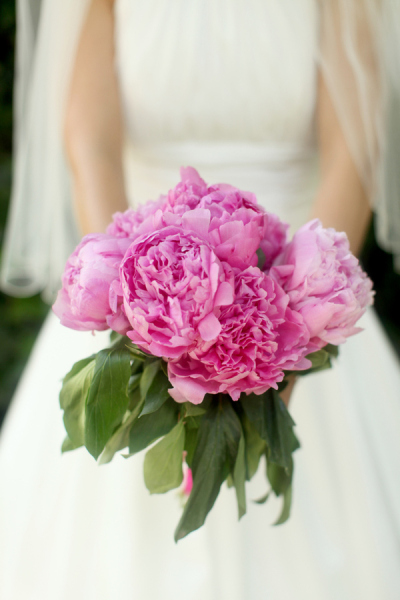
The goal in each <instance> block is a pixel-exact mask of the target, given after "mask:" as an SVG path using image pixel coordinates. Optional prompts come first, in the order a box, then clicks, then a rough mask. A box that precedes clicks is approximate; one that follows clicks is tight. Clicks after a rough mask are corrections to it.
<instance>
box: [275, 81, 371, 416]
mask: <svg viewBox="0 0 400 600" xmlns="http://www.w3.org/2000/svg"><path fill="white" fill-rule="evenodd" d="M317 127H318V142H319V151H320V157H321V159H320V160H321V183H320V186H319V189H318V192H317V196H316V199H315V203H314V205H313V208H312V214H311V217H312V218H318V219H320V220H321V221H322V224H323V225H324V227H334V228H335V229H336V230H338V231H345V232H346V233H347V235H348V237H349V241H350V248H351V250H352V252H353V253H354V254H358V253H359V252H360V250H361V248H362V244H363V241H364V237H365V234H366V232H367V228H368V225H369V222H370V219H371V209H370V206H369V202H368V198H367V195H366V193H365V191H364V189H363V186H362V184H361V180H360V178H359V176H358V173H357V170H356V167H355V165H354V162H353V159H352V157H351V155H350V151H349V148H348V146H347V142H346V139H345V136H344V134H343V131H342V129H341V126H340V123H339V120H338V118H337V115H336V111H335V108H334V106H333V103H332V100H331V97H330V95H329V91H328V89H327V86H326V84H325V82H324V79H323V77H322V76H321V75H320V76H319V85H318V103H317ZM295 381H296V377H295V376H293V375H292V376H291V377H290V380H289V385H288V386H287V388H285V390H284V391H283V392H282V393H281V397H282V399H283V401H284V402H285V404H286V406H288V404H289V401H290V396H291V393H292V390H293V387H294V384H295Z"/></svg>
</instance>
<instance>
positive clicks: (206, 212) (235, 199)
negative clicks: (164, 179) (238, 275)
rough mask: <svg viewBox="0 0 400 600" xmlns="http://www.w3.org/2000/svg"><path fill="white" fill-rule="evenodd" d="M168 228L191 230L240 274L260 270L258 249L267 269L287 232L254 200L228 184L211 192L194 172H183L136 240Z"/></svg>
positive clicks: (184, 170)
mask: <svg viewBox="0 0 400 600" xmlns="http://www.w3.org/2000/svg"><path fill="white" fill-rule="evenodd" d="M199 219H200V220H201V221H202V226H201V229H200V225H199ZM206 220H207V223H206ZM168 225H175V226H177V227H184V228H185V229H187V230H189V229H192V230H193V231H195V232H196V233H197V234H199V235H201V236H202V237H204V239H206V240H207V241H208V242H209V243H210V244H211V245H212V247H213V250H214V252H215V254H216V255H217V256H218V258H219V259H220V260H223V261H225V262H228V263H229V264H230V265H231V266H232V267H240V268H242V269H246V268H247V267H248V266H256V265H257V262H258V257H257V254H256V252H257V250H258V248H260V247H261V249H262V250H263V252H264V254H265V257H266V264H265V266H264V268H269V267H270V266H271V264H272V262H273V261H274V259H275V257H276V256H277V255H278V254H279V253H280V252H281V251H282V249H283V247H284V245H285V243H286V230H287V228H288V225H286V224H284V223H282V222H281V221H280V220H279V219H278V217H276V216H275V215H272V214H269V213H267V212H266V211H265V210H264V209H263V208H262V207H260V206H259V205H258V204H257V199H256V197H255V195H254V194H252V193H250V192H243V191H241V190H239V189H238V188H235V187H233V186H231V185H228V184H217V185H213V186H210V187H207V185H206V183H205V182H204V181H203V179H201V177H200V175H199V174H198V173H197V171H196V170H195V169H193V168H192V167H187V168H182V169H181V181H180V183H178V185H177V186H175V188H173V189H172V190H171V191H170V192H169V194H168V197H167V199H166V201H165V202H164V204H163V205H162V206H160V210H158V211H154V212H153V213H152V215H151V217H150V218H149V219H148V220H147V221H145V222H143V223H142V224H141V226H140V227H139V229H138V230H137V234H139V233H140V234H145V233H150V232H152V231H155V230H156V229H161V228H163V227H166V226H168Z"/></svg>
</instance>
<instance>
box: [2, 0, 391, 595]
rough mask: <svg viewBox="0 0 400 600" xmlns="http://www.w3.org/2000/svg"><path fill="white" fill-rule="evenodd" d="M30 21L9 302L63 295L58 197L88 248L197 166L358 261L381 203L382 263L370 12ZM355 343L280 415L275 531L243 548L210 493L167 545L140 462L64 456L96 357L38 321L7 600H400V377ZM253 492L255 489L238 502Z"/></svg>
mask: <svg viewBox="0 0 400 600" xmlns="http://www.w3.org/2000/svg"><path fill="white" fill-rule="evenodd" d="M35 7H36V8H37V3H32V2H27V1H26V0H20V13H19V19H20V21H19V27H20V32H19V33H20V38H19V40H20V41H19V43H20V46H19V72H20V76H21V80H20V83H19V87H18V88H17V104H16V108H17V112H18V126H19V127H18V128H17V135H16V143H17V155H16V166H15V179H14V191H13V203H12V209H11V214H10V220H9V228H8V234H7V239H6V246H5V258H4V262H3V286H4V287H5V288H6V289H7V290H8V291H9V292H11V293H16V294H18V293H19V294H23V293H27V294H28V293H32V292H34V291H37V290H39V289H45V293H46V294H47V297H48V298H50V297H51V296H52V294H53V293H54V290H55V289H56V288H57V286H58V285H59V277H60V273H61V270H62V268H63V264H64V261H65V259H66V257H67V255H68V253H69V252H70V251H71V250H72V247H73V244H74V242H75V241H76V237H75V238H74V231H73V219H72V211H71V206H72V201H71V196H72V197H73V199H74V207H75V215H76V217H77V221H78V223H79V225H80V228H81V233H87V232H90V231H102V230H104V229H105V227H106V225H107V224H108V222H109V221H110V218H111V214H112V213H113V212H115V211H117V210H124V209H125V207H126V206H127V205H128V204H136V203H138V202H144V201H146V200H147V199H149V198H156V197H157V196H158V195H159V194H160V193H162V192H165V191H166V190H168V189H169V188H171V187H172V186H173V185H175V184H176V183H177V180H178V173H179V167H180V166H181V165H188V164H189V165H192V166H194V167H196V168H197V169H198V170H199V172H200V174H201V176H202V177H203V178H204V179H205V180H206V181H207V182H208V183H216V182H229V183H231V184H233V185H235V186H238V187H240V188H242V189H246V190H251V191H254V192H255V193H256V194H257V197H258V201H259V202H260V203H261V204H263V205H264V206H265V207H266V208H267V209H268V210H269V211H272V212H275V213H277V214H278V215H279V216H280V217H281V218H282V219H284V220H286V221H288V222H290V224H291V226H292V230H295V229H296V228H297V227H299V226H300V224H301V223H303V222H304V221H306V220H307V218H309V217H310V216H311V215H312V216H317V217H319V218H320V219H321V220H322V221H323V224H324V225H325V226H333V227H335V228H336V229H339V230H345V231H346V232H347V233H348V236H349V239H350V242H351V246H352V248H353V251H355V252H357V251H358V250H359V248H360V246H361V244H362V240H363V236H364V233H365V230H366V227H367V225H368V222H369V219H370V204H369V201H375V209H376V210H377V211H378V212H379V215H380V221H379V223H380V237H381V239H382V240H383V241H385V242H386V244H389V243H394V241H395V240H396V237H395V236H396V227H398V222H397V221H396V219H391V218H390V219H389V218H387V217H388V214H390V213H388V210H389V209H388V206H389V205H390V203H391V202H392V203H393V206H395V203H396V202H397V196H396V194H395V191H393V188H391V187H390V183H391V182H392V179H391V173H390V168H389V166H390V160H386V158H387V157H390V149H391V146H390V144H391V140H390V130H389V135H388V136H387V137H386V138H385V144H382V137H383V136H382V132H383V131H384V129H385V127H384V124H383V122H382V113H381V108H380V107H381V105H382V95H383V94H384V87H383V84H382V77H381V75H382V71H381V70H380V68H379V65H378V62H377V60H375V58H376V55H375V53H374V52H375V50H377V48H376V47H375V45H374V44H375V40H376V38H375V37H374V31H375V30H376V29H378V23H379V19H380V17H381V16H382V15H381V12H380V10H381V9H380V8H379V10H378V5H377V4H376V3H375V1H374V0H370V1H368V0H354V1H352V0H332V1H329V0H321V1H318V0H297V1H296V2H293V1H292V0H247V1H246V2H244V0H232V1H230V2H222V1H220V0H214V2H209V1H208V0H207V1H206V0H192V1H191V2H188V1H183V0H169V1H167V0H146V1H144V0H115V2H114V3H113V1H112V0H91V2H88V1H84V0H79V1H78V0H74V1H73V0H68V2H61V1H58V2H57V1H55V0H42V5H41V11H40V21H39V26H38V29H37V30H36V29H35V27H32V28H30V27H31V25H32V23H34V22H35V19H31V20H30V19H29V18H32V16H37V15H33V14H30V13H31V11H34V10H35ZM28 17H29V18H28ZM386 18H387V24H388V26H390V25H391V24H392V22H393V21H392V20H391V19H390V18H389V17H388V16H387V15H386ZM21 39H23V40H25V46H24V45H23V44H22V45H21ZM29 42H32V44H33V42H35V43H34V48H35V52H33V51H32V44H29ZM74 56H75V60H72V57H74ZM62 140H64V142H63V141H62ZM63 143H64V146H65V150H66V155H67V158H68V163H69V169H70V179H69V178H68V176H67V171H66V168H65V161H64V154H63V152H64V151H63ZM378 161H380V163H379V164H380V168H378ZM69 181H71V182H72V194H71V193H70V188H69ZM389 191H391V193H390V194H389ZM75 235H76V234H75ZM397 249H398V250H399V248H397ZM363 319H364V322H363V326H364V328H365V330H364V332H362V333H361V334H360V335H358V336H356V337H354V338H352V339H350V340H348V342H347V343H346V344H345V345H344V346H343V348H342V351H341V355H340V358H339V360H338V362H337V365H335V368H334V369H333V370H332V371H331V372H324V373H321V374H316V375H314V376H312V377H308V378H306V379H304V380H303V381H300V382H299V383H298V384H296V386H295V389H294V392H293V394H292V399H291V411H292V413H293V416H294V418H295V420H296V423H297V433H298V435H299V437H300V438H301V441H302V449H301V450H300V451H298V452H297V453H296V457H295V460H296V475H295V481H294V500H293V510H292V516H291V518H290V520H289V521H288V522H287V523H286V524H285V525H283V526H281V527H276V528H274V527H272V526H271V523H273V521H274V520H275V517H276V515H277V514H278V512H279V506H278V505H277V504H276V503H274V501H273V499H272V500H270V501H269V502H268V503H267V505H266V506H257V505H256V504H252V505H251V506H250V507H249V510H248V514H247V515H246V516H245V517H244V518H243V519H242V520H241V522H240V523H239V524H238V523H237V522H236V510H235V502H234V498H233V495H232V494H231V493H230V490H228V489H223V490H222V492H221V494H220V497H219V498H218V500H217V502H216V505H215V507H214V509H213V510H212V512H211V513H210V516H209V517H208V519H207V522H206V524H205V526H204V527H203V528H202V529H200V530H198V531H196V532H194V533H193V534H191V535H190V536H188V538H186V539H185V540H183V541H181V542H180V543H179V544H178V545H174V543H173V531H174V527H175V525H176V523H177V521H178V519H179V514H180V511H181V506H180V499H179V497H178V495H177V494H174V493H170V494H167V495H165V496H149V495H148V493H147V491H146V489H145V487H144V484H143V477H142V464H141V460H140V457H135V458H133V459H129V460H125V459H124V458H122V457H120V456H117V457H115V458H114V460H113V462H112V463H111V464H109V465H105V466H101V467H99V466H98V465H96V463H95V462H94V461H93V459H92V457H90V456H89V455H88V454H87V453H86V452H85V451H84V450H82V449H81V450H77V451H74V452H71V453H67V454H65V455H63V456H61V454H60V447H61V443H62V439H63V435H64V431H63V425H62V415H61V413H60V410H59V408H58V402H57V397H58V393H59V389H60V380H61V378H62V376H63V375H64V374H65V373H66V372H67V370H68V369H69V368H70V367H71V365H72V364H73V362H75V361H76V360H78V359H80V358H82V357H85V356H87V355H89V354H91V353H93V352H95V351H97V350H98V349H100V348H101V347H102V346H104V345H105V344H106V343H107V341H108V335H107V334H106V333H103V334H96V336H92V335H91V334H85V333H81V332H75V331H71V330H68V329H64V328H62V327H61V326H60V325H59V324H58V322H57V320H56V318H55V317H54V316H53V315H52V314H50V316H49V317H48V319H47V321H46V323H45V325H44V327H43V330H42V332H41V334H40V336H39V339H38V341H37V344H36V346H35V349H34V351H33V353H32V356H31V359H30V362H29V365H28V367H27V369H26V371H25V374H24V376H23V378H22V381H21V383H20V385H19V388H18V391H17V393H16V396H15V399H14V401H13V404H12V406H11V409H10V411H9V414H8V418H7V420H6V422H5V424H4V430H3V432H2V438H1V445H0V480H1V482H2V486H1V492H0V565H1V577H0V598H1V599H2V600H37V599H40V600H64V599H67V598H68V599H69V598H73V599H74V600H92V599H93V600H94V599H95V600H103V599H104V600H128V599H129V600H132V599H135V600H151V599H156V598H157V599H158V598H163V599H165V600H169V599H170V598H171V599H172V598H174V599H175V600H181V599H183V598H188V599H191V600H192V599H193V600H195V599H200V598H202V599H204V598H207V599H212V598H215V599H216V600H224V599H227V598H229V599H230V600H244V599H246V600H248V599H249V600H314V599H315V600H321V599H324V600H331V599H332V600H339V599H340V600H343V599H349V600H350V599H351V600H361V599H362V600H381V599H385V600H386V599H387V600H395V599H396V598H398V593H399V592H398V590H399V589H400V550H399V544H398V540H399V535H400V503H399V497H400V477H399V473H400V441H399V440H400V437H399V434H398V432H399V430H400V403H399V392H398V390H399V389H400V375H399V368H398V363H397V359H396V358H395V357H394V355H393V354H392V352H391V349H390V347H389V344H388V342H387V340H386V338H385V336H384V334H383V333H382V331H381V329H380V326H379V325H378V323H377V321H376V318H375V316H374V314H373V312H372V311H370V312H368V313H367V314H366V315H365V316H364V318H363ZM260 470H262V469H260ZM264 486H265V478H264V477H263V474H262V473H260V477H258V478H257V477H256V480H255V481H254V482H251V485H250V486H249V490H248V494H249V497H251V498H257V497H259V496H261V495H263V494H264V493H265V491H266V489H265V487H264ZM250 504H251V503H250Z"/></svg>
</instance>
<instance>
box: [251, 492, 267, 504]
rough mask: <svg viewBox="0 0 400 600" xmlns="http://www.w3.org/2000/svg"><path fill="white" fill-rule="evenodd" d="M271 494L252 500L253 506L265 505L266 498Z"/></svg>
mask: <svg viewBox="0 0 400 600" xmlns="http://www.w3.org/2000/svg"><path fill="white" fill-rule="evenodd" d="M270 494H271V492H270V491H269V492H267V493H266V494H264V496H261V498H258V499H257V500H253V502H255V504H265V503H266V501H267V500H268V498H269V497H270Z"/></svg>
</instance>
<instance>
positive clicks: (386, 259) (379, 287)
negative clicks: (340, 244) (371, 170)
mask: <svg viewBox="0 0 400 600" xmlns="http://www.w3.org/2000/svg"><path fill="white" fill-rule="evenodd" d="M399 119H400V115H399ZM361 261H362V263H363V266H364V268H365V270H366V271H367V273H368V275H369V276H370V277H371V279H372V281H373V282H374V288H375V291H376V296H375V309H376V311H377V313H378V316H379V318H380V320H381V322H382V324H383V326H384V327H385V329H386V332H387V334H388V335H389V337H390V339H391V341H392V343H393V345H394V347H395V349H396V351H397V354H398V355H399V356H400V311H399V299H400V275H399V274H398V273H395V272H394V270H393V256H392V255H391V254H388V253H387V252H385V251H384V250H381V248H379V247H378V246H377V245H376V241H375V236H374V224H373V223H372V224H371V227H370V230H369V232H368V236H367V239H366V241H365V244H364V249H363V252H362V255H361Z"/></svg>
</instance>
